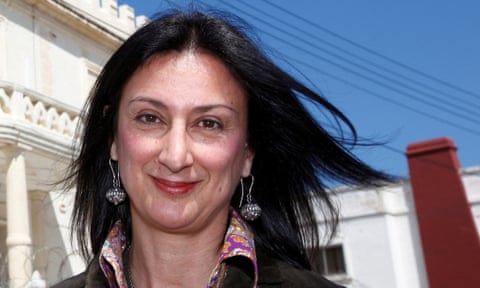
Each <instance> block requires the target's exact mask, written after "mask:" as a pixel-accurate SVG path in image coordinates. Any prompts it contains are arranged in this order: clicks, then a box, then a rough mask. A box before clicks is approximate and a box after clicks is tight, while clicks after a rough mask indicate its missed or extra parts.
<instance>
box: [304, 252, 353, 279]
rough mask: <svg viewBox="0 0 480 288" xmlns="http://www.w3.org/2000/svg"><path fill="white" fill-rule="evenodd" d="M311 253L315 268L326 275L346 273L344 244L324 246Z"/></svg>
mask: <svg viewBox="0 0 480 288" xmlns="http://www.w3.org/2000/svg"><path fill="white" fill-rule="evenodd" d="M310 253H311V255H310V256H311V258H312V269H313V270H315V271H317V272H319V273H321V274H323V275H326V276H329V275H338V274H346V272H347V270H346V268H345V258H344V256H343V247H342V245H332V246H328V247H322V248H320V249H319V250H312V251H310Z"/></svg>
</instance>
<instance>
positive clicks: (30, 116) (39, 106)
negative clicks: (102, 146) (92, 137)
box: [0, 81, 80, 139]
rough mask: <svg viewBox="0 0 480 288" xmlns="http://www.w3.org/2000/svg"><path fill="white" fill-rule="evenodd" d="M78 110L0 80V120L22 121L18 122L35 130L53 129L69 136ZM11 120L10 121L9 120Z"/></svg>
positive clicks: (71, 133)
mask: <svg viewBox="0 0 480 288" xmlns="http://www.w3.org/2000/svg"><path fill="white" fill-rule="evenodd" d="M79 114H80V111H79V110H78V109H76V108H74V107H72V106H69V105H68V104H65V103H61V102H59V101H56V100H54V99H52V98H49V97H47V96H44V95H41V94H39V93H37V92H34V91H32V90H29V89H27V88H24V87H19V86H18V85H14V84H12V83H9V82H4V81H0V121H1V124H3V125H7V124H8V122H11V123H12V124H13V123H16V124H19V125H21V124H23V125H21V126H24V127H27V128H28V127H29V128H33V129H36V130H37V131H38V132H39V134H41V133H42V132H43V134H45V133H47V134H48V133H53V135H52V136H55V137H58V136H63V137H67V138H69V139H71V138H72V137H74V136H75V132H76V129H77V126H78V123H79V121H80V116H79ZM9 120H11V121H9Z"/></svg>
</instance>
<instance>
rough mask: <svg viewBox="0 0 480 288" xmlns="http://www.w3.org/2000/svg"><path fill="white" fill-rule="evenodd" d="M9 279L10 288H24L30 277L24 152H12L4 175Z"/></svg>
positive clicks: (28, 215)
mask: <svg viewBox="0 0 480 288" xmlns="http://www.w3.org/2000/svg"><path fill="white" fill-rule="evenodd" d="M6 194H7V195H6V202H7V249H8V278H9V281H10V288H17V287H18V288H19V287H25V286H26V284H27V283H28V282H29V281H30V277H31V274H32V261H31V256H32V255H31V249H32V248H31V247H32V237H31V232H30V231H31V230H30V210H29V202H28V193H27V179H26V169H25V155H24V151H22V150H21V149H18V148H13V149H12V150H11V151H10V162H9V163H8V168H7V174H6Z"/></svg>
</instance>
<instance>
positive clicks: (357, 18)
mask: <svg viewBox="0 0 480 288" xmlns="http://www.w3.org/2000/svg"><path fill="white" fill-rule="evenodd" d="M191 2H192V1H165V0H156V1H154V0H142V1H140V0H119V1H118V3H119V5H120V4H124V3H126V4H129V5H130V6H132V7H133V8H134V9H135V13H136V14H137V15H146V16H152V15H153V14H154V13H155V12H158V11H162V10H164V9H167V8H171V7H176V6H179V7H184V6H185V5H187V4H188V3H191ZM193 2H194V3H195V5H197V6H199V7H215V8H218V9H221V10H227V11H230V12H233V13H234V14H236V15H237V16H240V17H241V18H243V19H244V20H246V21H247V22H248V23H249V24H251V25H252V26H253V28H254V32H255V33H256V35H258V36H259V37H260V39H261V40H262V43H263V44H264V46H265V47H267V50H268V51H269V54H270V55H271V58H273V59H274V60H275V62H277V63H278V64H279V65H280V66H282V67H283V68H284V69H286V70H287V71H289V72H291V73H292V74H294V75H295V76H296V77H297V78H299V79H300V80H301V81H302V82H304V83H305V84H307V86H310V87H313V88H314V89H315V90H317V91H319V92H321V93H322V94H323V95H324V96H326V97H327V98H328V99H329V100H330V101H331V102H332V103H333V104H335V105H337V106H338V107H339V108H340V109H341V110H342V111H343V112H344V113H345V114H346V115H347V116H348V117H349V118H350V119H351V120H352V122H353V123H354V124H355V126H356V128H357V130H358V132H359V134H360V136H361V137H363V138H368V139H373V140H376V141H386V145H384V146H376V147H373V148H372V147H370V148H360V149H357V150H355V152H356V153H357V155H359V157H360V158H362V159H364V160H365V161H366V162H367V163H369V164H371V165H373V166H374V167H376V168H378V169H381V170H384V171H387V172H390V173H394V174H396V175H399V176H403V177H407V176H408V167H407V160H406V158H405V156H404V155H403V153H404V152H405V150H406V146H407V145H408V144H409V143H413V142H418V141H423V140H429V139H432V138H437V137H450V138H452V139H453V140H454V141H455V143H456V144H457V147H458V154H459V157H460V162H461V163H462V166H463V167H471V166H478V165H480V152H479V151H478V150H479V146H480V145H479V144H480V120H478V119H479V118H480V117H479V116H478V114H479V113H478V111H480V79H479V78H480V37H479V35H480V17H478V11H480V1H476V0H459V1H449V0H429V1H427V0H420V1H418V0H404V1H381V0H367V1H356V0H337V1H312V0H295V1H291V0H255V1H252V0H250V1H249V0H236V1H222V0H204V1H200V0H196V1H193ZM314 113H315V114H316V115H320V113H318V111H315V112H314Z"/></svg>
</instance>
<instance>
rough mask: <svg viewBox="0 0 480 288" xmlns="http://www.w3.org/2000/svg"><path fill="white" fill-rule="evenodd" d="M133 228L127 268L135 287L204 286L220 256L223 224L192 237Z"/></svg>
mask: <svg viewBox="0 0 480 288" xmlns="http://www.w3.org/2000/svg"><path fill="white" fill-rule="evenodd" d="M136 224H137V225H135V224H134V225H133V227H132V228H133V231H132V232H133V240H132V244H131V247H130V251H128V252H129V253H130V255H129V261H130V263H129V265H130V272H131V277H132V280H133V282H134V283H135V286H136V287H152V288H154V287H205V286H206V284H207V283H208V280H209V277H210V274H211V272H212V270H213V269H214V268H215V266H216V264H217V262H218V258H219V256H220V252H221V247H222V244H223V239H224V234H225V229H226V225H227V223H226V222H225V223H223V224H222V225H209V226H208V227H207V228H208V229H205V230H202V231H200V232H199V233H194V234H173V233H163V232H161V231H151V230H150V231H148V230H146V228H145V227H142V225H141V224H140V225H138V224H139V223H136Z"/></svg>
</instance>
